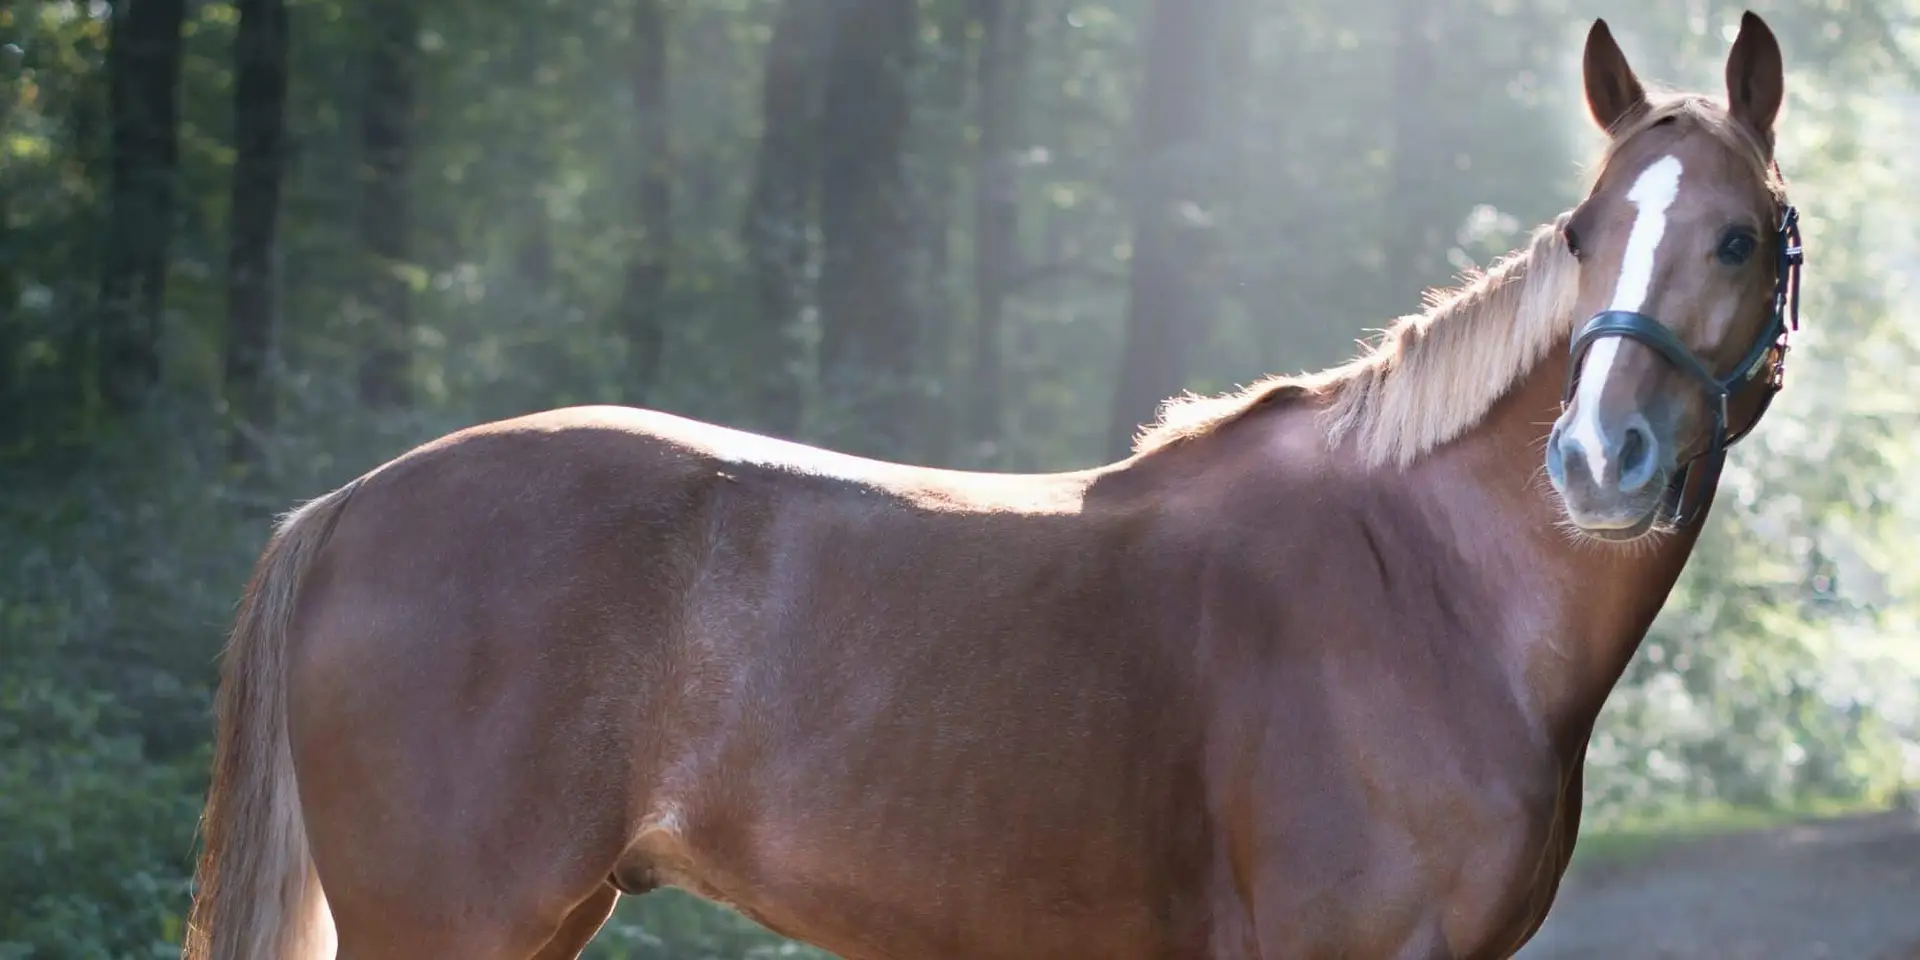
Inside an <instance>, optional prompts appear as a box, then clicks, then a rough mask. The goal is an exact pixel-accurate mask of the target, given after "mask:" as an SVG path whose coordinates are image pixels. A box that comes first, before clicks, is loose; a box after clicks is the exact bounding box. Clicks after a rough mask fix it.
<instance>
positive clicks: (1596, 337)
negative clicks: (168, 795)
mask: <svg viewBox="0 0 1920 960" xmlns="http://www.w3.org/2000/svg"><path fill="white" fill-rule="evenodd" d="M1783 83H1784V80H1783V76H1782V66H1781V55H1780V48H1779V44H1778V43H1777V41H1776V40H1775V38H1774V36H1773V33H1772V32H1771V31H1770V30H1769V29H1768V28H1767V26H1766V25H1765V24H1764V23H1763V22H1762V21H1761V20H1760V19H1759V18H1758V17H1756V16H1754V15H1753V14H1751V13H1748V14H1746V15H1745V16H1744V18H1743V19H1742V21H1741V25H1740V29H1739V33H1738V35H1737V38H1736V39H1735V41H1734V43H1733V44H1732V47H1731V50H1730V52H1729V54H1728V57H1727V62H1726V97H1725V98H1724V100H1722V99H1721V98H1719V97H1709V96H1706V95H1700V94H1680V95H1668V94H1661V95H1658V96H1650V95H1649V94H1648V93H1647V92H1646V90H1645V89H1644V88H1643V87H1642V85H1641V83H1640V81H1639V80H1638V78H1637V77H1636V76H1635V74H1634V72H1633V70H1632V68H1631V67H1630V66H1629V65H1628V63H1627V60H1626V58H1625V56H1624V55H1623V54H1622V53H1621V51H1620V49H1619V47H1618V45H1617V44H1616V43H1615V41H1614V39H1613V37H1612V34H1611V33H1610V32H1609V30H1608V28H1607V26H1606V23H1605V22H1604V21H1596V22H1594V24H1593V25H1592V28H1591V31H1590V32H1589V34H1588V37H1587V40H1586V45H1585V50H1584V60H1583V85H1584V92H1585V101H1586V103H1585V105H1586V110H1587V112H1588V113H1589V114H1590V115H1591V119H1592V120H1593V122H1594V123H1595V124H1596V125H1597V126H1598V127H1599V128H1600V129H1601V130H1603V131H1605V133H1606V144H1605V147H1604V151H1603V152H1602V153H1601V155H1600V156H1599V158H1598V160H1597V162H1596V163H1595V164H1594V165H1593V166H1592V168H1591V186H1590V189H1589V191H1588V192H1587V194H1586V195H1585V197H1584V199H1583V200H1582V201H1581V202H1580V203H1579V204H1578V205H1577V206H1575V207H1574V208H1572V209H1570V210H1568V211H1567V212H1565V213H1563V214H1561V215H1560V216H1559V217H1557V218H1555V219H1554V220H1553V221H1552V222H1550V223H1547V224H1544V225H1542V226H1541V227H1540V228H1538V229H1537V230H1536V231H1535V232H1534V233H1533V234H1532V235H1531V237H1530V238H1529V239H1528V240H1527V242H1526V243H1525V244H1524V245H1523V246H1522V247H1520V248H1519V249H1517V250H1515V251H1513V252H1512V253H1510V254H1509V255H1508V256H1507V257H1505V258H1503V259H1502V260H1500V261H1499V262H1497V263H1496V264H1494V265H1493V266H1491V267H1490V268H1489V269H1487V270H1486V271H1484V272H1481V273H1478V274H1471V275H1469V276H1467V277H1465V278H1464V279H1463V280H1462V282H1461V283H1459V284H1458V285H1457V286H1456V287H1454V288H1452V289H1450V290H1448V291H1444V292H1440V293H1436V294H1433V295H1431V296H1430V297H1429V302H1428V303H1427V305H1426V307H1425V309H1423V310H1421V311H1420V312H1418V313H1416V314H1412V315H1410V316H1407V317H1404V318H1401V319H1399V320H1398V321H1396V322H1395V323H1394V324H1393V325H1392V326H1391V327H1390V328H1389V329H1388V330H1387V331H1386V332H1385V333H1384V334H1383V335H1382V336H1381V337H1380V338H1378V339H1377V340H1376V341H1375V342H1374V343H1373V344H1372V345H1371V346H1370V347H1369V348H1368V349H1366V350H1365V351H1363V352H1362V353H1360V354H1359V355H1358V356H1357V357H1356V358H1355V359H1353V360H1352V361H1350V362H1349V363H1347V364H1345V365H1343V366H1339V367H1336V368H1334V369H1331V370H1328V371H1324V372H1322V373H1318V374H1314V375H1307V376H1296V377H1273V378H1269V379H1264V380H1260V381H1258V382H1257V383H1254V384H1252V385H1251V386H1248V387H1246V388H1244V389H1241V390H1238V391H1236V392H1232V393H1228V394H1225V395H1220V396H1214V397H1207V398H1199V397H1192V396H1187V397H1184V398H1177V399H1175V400H1173V401H1170V402H1169V403H1168V404H1166V405H1165V407H1164V408H1163V410H1162V412H1161V414H1160V416H1159V418H1158V420H1157V421H1156V422H1155V423H1153V424H1150V425H1148V426H1146V427H1145V428H1143V430H1142V431H1141V432H1140V434H1139V435H1138V439H1137V442H1136V444H1135V448H1134V450H1133V451H1132V452H1131V453H1130V454H1129V455H1128V456H1126V457H1125V458H1124V459H1120V460H1117V461H1115V462H1109V463H1105V464H1102V465H1099V466H1096V467H1092V468H1088V469H1083V470H1075V471H1067V472H1057V473H1045V474H1027V475H1016V474H993V473H974V472H962V471H949V470H938V469H930V468H921V467H915V466H909V465H902V464H895V463H886V462H880V461H877V460H871V459H865V458H859V457H854V456H850V455H844V454H841V453H837V452H833V451H829V450H825V449H819V448H815V447H810V446H805V445H801V444H798V443H793V442H789V441H785V440H780V439H775V438H771V437H763V436H757V435H753V434H749V433H745V432H738V431H734V430H729V429H725V428H722V427H720V426H716V425H710V424H705V423H700V422H695V421H691V420H688V419H682V418H679V417H676V416H672V415H669V414H667V413H663V412H658V411H647V410H639V409H631V408H624V407H611V406H597V407H574V408H567V409H561V410H554V411H548V412H544V413H538V414H534V415H530V416H525V417H519V418H515V419H509V420H504V421H500V422H495V423H490V424H485V425H481V426H476V427H473V428H470V429H466V430H463V431H460V432H457V433H453V434H450V435H447V436H444V437H442V438H440V439H437V440H434V441H432V442H429V443H426V444H424V445H422V446H420V447H418V448H415V449H413V450H411V451H409V452H407V453H405V454H404V455H402V456H399V457H397V458H396V459H393V460H391V461H389V462H387V463H385V464H383V465H381V466H379V467H377V468H376V469H374V470H372V471H370V472H368V473H366V474H364V475H362V476H360V477H359V478H357V479H355V480H353V481H351V482H349V483H347V484H345V485H344V486H342V487H341V488H339V489H337V490H335V491H333V492H331V493H328V494H326V495H324V496H321V497H319V498H318V499H315V500H313V501H311V502H308V503H306V504H305V505H304V506H301V507H299V508H298V509H297V510H294V511H293V512H291V513H290V514H288V515H287V516H286V517H285V518H284V519H283V521H282V522H281V523H280V524H279V526H278V527H277V529H276V531H275V533H274V534H273V536H272V537H271V538H270V540H269V541H268V543H267V545H266V547H265V548H264V551H263V553H262V555H261V557H260V559H259V561H258V564H257V567H256V569H255V572H254V574H253V576H252V579H251V580H250V582H249V583H248V585H247V588H246V592H245V595H244V597H243V599H242V601H241V605H240V607H239V610H238V612H237V615H236V622H235V625H234V629H233V633H232V635H231V638H230V641H229V644H228V647H227V649H226V652H225V654H224V662H223V664H222V667H221V680H220V686H219V690H218V696H217V703H216V708H217V725H218V735H217V742H216V754H215V759H214V762H213V769H212V779H211V785H210V787H209V789H208V796H207V803H206V807H205V811H204V815H203V820H202V832H203V835H204V844H203V846H204V850H203V856H202V858H201V860H200V862H199V866H198V870H197V876H196V881H197V889H196V895H195V898H194V901H193V905H192V913H191V917H190V923H189V928H188V934H187V938H186V939H187V942H186V945H185V949H184V956H185V957H187V958H189V960H206V958H217V960H263V958H305V957H317V956H326V955H328V954H329V953H333V952H334V951H336V950H337V955H338V956H339V957H342V958H350V960H378V958H401V957H404V958H409V960H418V958H429V957H457V958H463V960H491V958H497V960H524V958H565V957H574V956H577V955H578V953H579V952H580V951H581V950H582V949H583V948H584V946H585V945H586V944H587V942H588V941H589V940H590V939H591V938H592V937H593V935H594V933H595V932H596V931H597V930H598V929H599V928H600V927H601V925H602V924H603V923H604V922H605V920H606V918H607V917H608V915H609V913H610V912H611V911H612V909H613V907H614V905H615V902H616V900H618V898H619V897H620V896H621V895H622V894H642V893H645V892H647V891H650V890H654V889H657V888H660V887H665V886H673V887H677V888H680V889H683V890H686V891H690V892H691V893H693V894H695V895H697V896H700V897H704V898H707V899H709V900H712V901H715V902H717V903H721V904H725V905H728V906H731V907H732V908H734V909H736V910H738V911H740V912H741V913H742V914H744V915H746V916H747V917H749V918H751V919H753V920H755V921H757V922H759V923H761V924H763V925H764V926H766V927H767V928H769V929H771V930H773V931H775V932H778V933H781V934H784V935H786V936H788V937H791V938H793V939H796V940H800V941H804V942H807V943H811V944H815V945H818V946H819V947H821V948H823V949H825V950H828V951H831V952H833V953H835V954H837V955H839V956H842V957H846V958H849V960H883V958H901V957H914V958H932V960H942V958H972V960H995V958H1043V960H1044V958H1069V957H1071V958H1085V957H1100V958H1113V960H1136V958H1210V960H1242V958H1279V957H1286V958H1300V957H1333V956H1341V957H1380V958H1442V957H1445V958H1465V957H1504V956H1509V955H1511V954H1512V953H1513V952H1514V951H1516V950H1518V949H1519V948H1520V946H1521V945H1522V944H1524V943H1525V942H1526V941H1527V940H1528V939H1529V938H1530V937H1531V936H1532V935H1533V933H1534V931H1535V930H1537V929H1538V927H1539V926H1540V924H1541V922H1542V921H1543V919H1544V918H1545V915H1546V912H1547V910H1548V908H1549V906H1550V905H1551V903H1552V902H1553V900H1554V897H1555V894H1556V890H1557V887H1558V884H1559V881H1560V878H1561V876H1562V873H1563V871H1564V870H1565V869H1566V866H1567V863H1568V858H1569V857H1570V855H1571V854H1572V851H1573V849H1574V844H1575V838H1576V836H1577V832H1578V824H1579V817H1580V803H1581V773H1582V768H1583V765H1584V762H1585V755H1586V747H1587V743H1588V739H1589V737H1590V735H1591V731H1592V728H1593V724H1594V720H1595V717H1596V715H1597V714H1598V712H1599V710H1600V708H1601V706H1602V704H1603V703H1604V702H1605V701H1606V699H1607V697H1608V695H1609V693H1610V691H1611V688H1612V687H1613V685H1614V684H1615V683H1616V682H1617V680H1618V679H1619V677H1620V675H1621V673H1622V671H1623V669H1624V668H1625V666H1626V665H1627V663H1628V660H1629V658H1631V657H1632V656H1633V654H1634V652H1635V649H1636V647H1637V646H1638V645H1639V643H1640V642H1641V640H1642V638H1643V637H1644V635H1645V634H1646V632H1647V630H1648V627H1649V625H1650V623H1651V622H1652V620H1653V619H1654V617H1655V615H1656V614H1657V613H1658V612H1659V610H1660V609H1661V606H1662V604H1663V603H1664V602H1665V600H1666V597H1667V596H1668V593H1669V591H1670V590H1671V588H1672V587H1673V585H1674V583H1675V580H1676V578H1677V577H1678V576H1679V575H1680V573H1681V571H1682V568H1683V567H1684V566H1685V564H1686V562H1687V558H1688V556H1689V554H1690V553H1691V551H1692V549H1693V546H1694V543H1695V541H1696V539H1697V537H1698V535H1699V533H1700V530H1701V525H1702V523H1703V522H1704V521H1705V518H1706V516H1707V515H1708V512H1709V509H1710V507H1711V503H1712V499H1713V495H1714V490H1715V487H1716V484H1717V477H1718V471H1719V465H1720V463H1721V462H1722V461H1723V460H1724V458H1725V456H1726V453H1727V448H1728V446H1729V445H1730V444H1732V443H1734V442H1736V441H1737V440H1738V439H1739V438H1740V437H1741V436H1743V435H1744V434H1745V433H1746V432H1747V431H1748V430H1750V429H1752V428H1753V426H1754V424H1755V423H1757V422H1758V421H1759V419H1760V418H1761V417H1762V416H1763V414H1764V412H1765V409H1766V407H1767V404H1768V402H1769V401H1770V399H1771V398H1772V396H1773V394H1774V393H1775V392H1776V391H1777V390H1779V389H1780V388H1781V380H1780V375H1781V371H1782V369H1783V367H1784V362H1785V350H1786V340H1787V331H1788V327H1789V326H1790V325H1797V304H1798V281H1797V279H1796V278H1797V273H1798V265H1799V262H1800V249H1799V239H1798V232H1797V229H1796V227H1795V223H1796V220H1795V215H1794V213H1793V211H1792V208H1791V207H1790V206H1788V205H1787V202H1786V196H1785V189H1784V186H1783V183H1782V181H1781V179H1780V175H1779V171H1778V166H1777V164H1776V163H1775V162H1774V160H1773V142H1774V133H1773V123H1774V120H1775V118H1776V114H1777V111H1778V109H1779V107H1780V103H1781V98H1782V96H1783Z"/></svg>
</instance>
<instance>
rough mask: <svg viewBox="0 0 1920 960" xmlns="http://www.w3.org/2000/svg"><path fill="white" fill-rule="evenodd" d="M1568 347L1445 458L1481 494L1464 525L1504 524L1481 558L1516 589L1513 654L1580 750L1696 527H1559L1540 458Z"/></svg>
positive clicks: (1543, 712) (1506, 588)
mask: <svg viewBox="0 0 1920 960" xmlns="http://www.w3.org/2000/svg"><path fill="white" fill-rule="evenodd" d="M1565 356H1566V351H1565V349H1564V347H1561V348H1556V349H1555V350H1554V352H1552V353H1550V354H1549V355H1548V359H1547V360H1546V361H1544V362H1542V363H1540V364H1539V365H1537V366H1536V367H1535V369H1534V370H1533V371H1532V372H1531V373H1529V374H1528V375H1527V376H1526V377H1525V378H1524V379H1523V380H1522V382H1521V383H1520V384H1519V386H1517V387H1516V388H1515V389H1514V390H1513V392H1512V393H1511V394H1509V395H1508V396H1507V397H1506V398H1505V399H1503V400H1502V401H1501V402H1500V403H1498V404H1496V405H1495V406H1494V408H1493V410H1492V411H1490V412H1489V415H1488V417H1487V420H1486V422H1484V423H1483V424H1482V425H1481V426H1480V427H1479V428H1478V429H1476V430H1474V431H1472V432H1471V433H1470V434H1469V435H1468V436H1466V437H1465V438H1463V439H1462V441H1461V442H1459V443H1458V444H1455V445H1453V447H1452V448H1450V449H1449V450H1448V451H1442V453H1441V454H1439V455H1438V456H1440V457H1442V458H1447V457H1451V458H1454V459H1455V461H1456V462H1455V464H1454V468H1455V470H1456V472H1457V474H1458V475H1459V481H1460V482H1471V483H1475V484H1476V485H1477V486H1478V488H1479V490H1480V491H1481V493H1482V496H1481V497H1479V498H1475V499H1468V500H1466V501H1464V502H1465V503H1466V505H1465V506H1461V507H1459V508H1458V509H1460V510H1462V511H1464V512H1465V514H1466V515H1465V516H1462V517H1460V518H1459V520H1458V522H1459V523H1462V524H1463V525H1478V524H1484V526H1483V527H1481V529H1488V530H1495V531H1500V533H1499V534H1498V535H1496V536H1493V537H1489V538H1485V539H1484V541H1483V543H1482V552H1481V555H1480V556H1479V558H1478V559H1479V561H1480V562H1481V563H1483V564H1484V565H1485V568H1486V574H1487V575H1488V576H1489V577H1491V578H1494V579H1496V580H1498V581H1500V583H1499V585H1500V586H1501V587H1502V590H1501V591H1500V592H1501V593H1502V595H1505V596H1508V597H1511V598H1512V599H1511V603H1512V604H1513V609H1511V610H1509V611H1507V614H1508V621H1507V622H1508V623H1509V624H1510V625H1511V629H1510V635H1509V637H1508V638H1507V642H1509V643H1511V644H1513V645H1514V647H1515V649H1512V650H1510V651H1508V653H1509V654H1510V655H1513V656H1515V657H1516V658H1517V662H1519V663H1521V664H1523V665H1524V669H1523V671H1522V674H1521V676H1523V677H1524V678H1525V679H1524V680H1523V682H1524V683H1525V684H1526V686H1527V688H1528V693H1529V694H1530V695H1531V697H1532V699H1533V703H1534V706H1535V709H1537V710H1538V711H1539V713H1540V718H1541V719H1542V721H1544V722H1545V723H1546V725H1547V727H1548V729H1549V730H1551V731H1553V732H1554V733H1555V735H1556V739H1557V740H1559V741H1560V742H1561V743H1562V744H1563V746H1564V747H1565V748H1566V749H1568V750H1570V751H1571V750H1576V749H1577V748H1578V747H1579V746H1580V745H1582V744H1584V742H1585V736H1586V734H1587V732H1588V731H1589V730H1590V729H1591V728H1592V724H1593V721H1594V719H1595V718H1596V717H1597V716H1598V714H1599V711H1600V708H1601V706H1602V705H1603V704H1604V703H1605V702H1606V699H1607V696H1608V695H1609V694H1610V693H1611V692H1612V689H1613V686H1614V684H1615V683H1616V682H1617V681H1618V680H1619V678H1620V675H1621V673H1622V672H1623V671H1624V670H1625V669H1626V666H1627V663H1628V661H1630V660H1631V659H1632V657H1633V654H1634V652H1635V651H1636V650H1637V649H1638V648H1639V646H1640V642H1641V640H1642V639H1643V638H1644V637H1645V636H1646V632H1647V629H1648V627H1649V626H1651V625H1652V623H1653V618H1654V616H1655V615H1656V614H1658V613H1659V611H1660V607H1661V606H1662V604H1664V603H1665V602H1666V598H1667V596H1668V594H1669V593H1670V592H1671V591H1672V590H1673V586H1674V584H1675V582H1676V581H1677V580H1678V579H1679V576H1680V571H1681V569H1682V568H1683V567H1684V566H1685V565H1686V562H1687V557H1688V556H1689V555H1690V554H1691V553H1692V550H1693V545H1694V542H1695V540H1696V539H1697V538H1698V532H1699V528H1698V526H1697V525H1696V526H1695V527H1694V528H1692V529H1689V530H1680V531H1674V532H1672V533H1668V534H1663V535H1661V537H1660V538H1659V539H1658V540H1655V541H1651V542H1640V543H1633V544H1620V545H1616V544H1607V543H1601V542H1597V541H1583V540H1578V539H1576V537H1575V535H1574V534H1572V533H1570V532H1569V531H1568V530H1567V529H1566V528H1565V527H1564V526H1563V525H1562V523H1563V517H1564V514H1563V513H1562V509H1561V507H1560V504H1559V503H1558V501H1557V499H1556V498H1555V496H1554V493H1553V491H1552V488H1551V487H1549V486H1548V485H1547V483H1546V482H1545V480H1544V479H1543V473H1542V465H1541V457H1542V451H1543V449H1544V446H1545V440H1546V435H1547V431H1548V430H1549V429H1550V428H1551V425H1552V423H1553V420H1554V418H1555V417H1556V416H1558V414H1559V401H1560V390H1561V385H1562V383H1563V382H1564V381H1563V378H1564V375H1565V371H1566V366H1565V362H1564V361H1563V360H1562V359H1561V358H1563V357H1565Z"/></svg>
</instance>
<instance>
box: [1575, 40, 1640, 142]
mask: <svg viewBox="0 0 1920 960" xmlns="http://www.w3.org/2000/svg"><path fill="white" fill-rule="evenodd" d="M1581 72H1582V73H1583V75H1584V78H1585V82H1586V86H1587V112H1588V113H1589V114H1592V115H1593V122H1594V123H1596V124H1599V126H1600V129H1601V130H1604V131H1607V132H1609V133H1611V132H1613V130H1614V129H1615V128H1616V127H1617V126H1618V125H1619V123H1620V121H1621V119H1622V118H1624V117H1626V116H1627V115H1629V114H1631V113H1633V112H1634V111H1636V110H1639V109H1640V108H1642V107H1644V106H1646V105H1647V92H1646V90H1644V89H1642V88H1641V86H1640V78H1639V77H1636V76H1634V75H1633V68H1632V67H1631V66H1628V65H1627V55H1626V54H1624V53H1621V52H1620V45H1619V44H1617V43H1615V42H1614V41H1613V31H1612V30H1609V29H1607V22H1606V21H1605V20H1595V21H1593V29H1591V30H1588V31H1587V52H1586V57H1585V60H1584V63H1583V65H1582V71H1581Z"/></svg>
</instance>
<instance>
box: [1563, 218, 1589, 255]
mask: <svg viewBox="0 0 1920 960" xmlns="http://www.w3.org/2000/svg"><path fill="white" fill-rule="evenodd" d="M1560 232H1561V234H1563V235H1564V236H1565V238H1566V241H1567V252H1568V253H1571V254H1573V256H1574V259H1579V257H1580V255H1581V254H1582V253H1584V252H1585V251H1583V250H1581V249H1580V234H1579V233H1578V232H1576V231H1575V230H1574V229H1573V224H1571V223H1569V224H1567V225H1566V227H1564V228H1562V229H1561V231H1560Z"/></svg>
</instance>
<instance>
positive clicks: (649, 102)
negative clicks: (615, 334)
mask: <svg viewBox="0 0 1920 960" xmlns="http://www.w3.org/2000/svg"><path fill="white" fill-rule="evenodd" d="M633 56H634V64H633V73H632V74H631V78H632V83H633V88H632V89H633V110H634V122H635V126H636V128H637V132H638V138H637V143H636V145H635V146H636V149H637V152H638V156H636V157H635V158H634V161H635V162H634V165H633V169H634V182H633V203H634V217H633V224H632V227H631V229H632V231H633V235H632V237H631V240H630V242H631V244H632V247H631V249H630V250H629V252H628V255H627V276H626V285H625V287H624V289H623V290H622V292H621V295H620V315H621V317H622V319H623V321H624V325H625V328H626V334H627V367H628V370H627V373H628V383H629V384H630V385H631V386H630V387H629V389H628V392H627V402H629V403H632V404H636V405H637V404H641V403H644V402H646V398H647V395H648V394H649V393H650V392H651V391H652V390H653V389H654V387H655V384H656V381H657V380H658V379H659V376H660V353H661V349H662V347H663V346H664V345H665V343H666V326H665V323H664V320H663V318H662V316H661V313H662V312H663V308H664V303H663V301H664V299H665V296H666V289H667V257H668V252H669V250H670V249H671V244H672V233H671V231H672V224H671V222H670V219H669V218H670V216H671V213H672V207H671V204H672V176H673V158H672V156H671V154H670V148H669V145H668V142H667V119H668V118H667V22H666V12H665V10H663V9H662V6H661V0H635V4H634V19H633Z"/></svg>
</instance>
